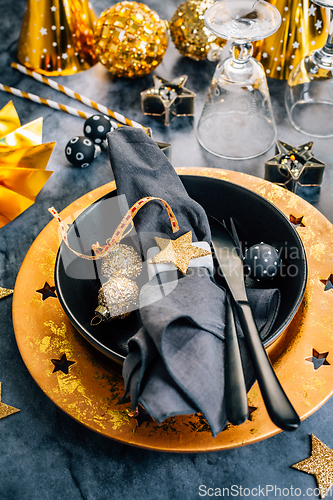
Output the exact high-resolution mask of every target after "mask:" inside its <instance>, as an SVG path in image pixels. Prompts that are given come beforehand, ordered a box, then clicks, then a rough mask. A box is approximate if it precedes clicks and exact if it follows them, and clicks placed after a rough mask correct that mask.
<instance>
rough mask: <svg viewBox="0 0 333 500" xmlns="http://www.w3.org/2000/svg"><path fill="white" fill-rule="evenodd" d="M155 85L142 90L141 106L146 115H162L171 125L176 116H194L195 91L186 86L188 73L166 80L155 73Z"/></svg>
mask: <svg viewBox="0 0 333 500" xmlns="http://www.w3.org/2000/svg"><path fill="white" fill-rule="evenodd" d="M153 79H154V87H152V88H150V89H147V90H144V91H143V92H141V94H140V95H141V107H142V112H143V114H145V115H152V116H162V117H163V118H164V125H170V122H171V121H172V120H173V118H175V116H193V114H194V97H195V93H194V92H192V91H191V90H189V89H187V88H185V87H184V85H185V83H186V80H187V75H182V76H179V77H177V78H173V79H172V80H170V81H169V80H165V79H164V78H160V77H159V76H156V75H153Z"/></svg>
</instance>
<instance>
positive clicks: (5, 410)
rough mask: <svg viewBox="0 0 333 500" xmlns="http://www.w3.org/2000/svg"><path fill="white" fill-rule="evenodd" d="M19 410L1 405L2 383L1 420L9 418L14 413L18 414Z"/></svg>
mask: <svg viewBox="0 0 333 500" xmlns="http://www.w3.org/2000/svg"><path fill="white" fill-rule="evenodd" d="M18 411H20V410H18V409H17V408H14V406H9V405H6V404H5V403H1V382H0V420H1V419H2V418H5V417H8V416H9V415H12V414H13V413H17V412H18Z"/></svg>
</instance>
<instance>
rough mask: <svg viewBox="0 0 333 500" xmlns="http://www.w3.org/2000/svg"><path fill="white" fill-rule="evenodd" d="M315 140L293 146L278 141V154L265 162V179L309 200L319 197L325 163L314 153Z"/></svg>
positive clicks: (312, 200)
mask: <svg viewBox="0 0 333 500" xmlns="http://www.w3.org/2000/svg"><path fill="white" fill-rule="evenodd" d="M312 147H313V142H307V143H306V144H302V145H301V146H298V147H293V146H290V145H289V144H287V143H286V142H281V141H276V156H274V158H271V159H270V160H267V161H266V163H265V179H266V180H268V181H271V182H274V183H275V184H278V185H279V186H282V187H284V188H286V189H288V190H289V191H292V192H293V193H296V194H298V195H299V196H301V197H302V198H305V199H307V201H311V202H314V201H316V200H317V199H318V196H319V192H320V186H321V182H322V179H323V175H324V169H325V163H323V162H321V161H320V160H317V159H316V158H315V157H314V156H313V154H312Z"/></svg>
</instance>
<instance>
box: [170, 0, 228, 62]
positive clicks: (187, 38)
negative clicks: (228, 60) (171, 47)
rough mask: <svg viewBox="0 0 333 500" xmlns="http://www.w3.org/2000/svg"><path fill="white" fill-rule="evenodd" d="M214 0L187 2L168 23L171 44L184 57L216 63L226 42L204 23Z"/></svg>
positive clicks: (192, 0) (180, 6)
mask: <svg viewBox="0 0 333 500" xmlns="http://www.w3.org/2000/svg"><path fill="white" fill-rule="evenodd" d="M213 3H214V0H187V2H184V3H182V4H181V5H179V7H178V8H177V10H176V12H175V13H174V15H173V17H172V19H171V22H170V33H171V38H172V41H173V43H174V44H175V46H176V48H177V49H178V50H179V52H180V53H181V54H182V55H183V56H186V57H190V58H191V59H195V60H196V61H200V60H203V59H208V60H210V61H217V60H218V59H219V58H220V55H221V52H222V48H223V46H224V45H225V43H226V41H225V40H223V39H222V38H218V37H217V36H216V35H214V34H213V33H212V32H211V31H210V30H209V29H208V28H207V27H206V26H205V22H204V14H205V12H206V10H207V9H208V7H210V6H211V5H213Z"/></svg>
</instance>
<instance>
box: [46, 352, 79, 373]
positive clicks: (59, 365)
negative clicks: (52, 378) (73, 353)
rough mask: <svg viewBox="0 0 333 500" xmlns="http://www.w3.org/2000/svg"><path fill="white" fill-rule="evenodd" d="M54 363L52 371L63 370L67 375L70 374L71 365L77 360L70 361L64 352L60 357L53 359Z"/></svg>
mask: <svg viewBox="0 0 333 500" xmlns="http://www.w3.org/2000/svg"><path fill="white" fill-rule="evenodd" d="M51 361H52V363H53V364H54V369H53V372H52V373H55V372H58V371H62V372H63V373H65V374H66V375H68V369H69V367H70V366H71V365H74V363H76V361H70V360H69V359H67V356H66V354H63V355H62V356H61V358H60V359H51Z"/></svg>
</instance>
